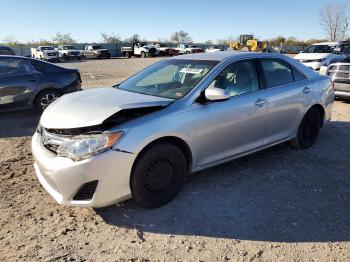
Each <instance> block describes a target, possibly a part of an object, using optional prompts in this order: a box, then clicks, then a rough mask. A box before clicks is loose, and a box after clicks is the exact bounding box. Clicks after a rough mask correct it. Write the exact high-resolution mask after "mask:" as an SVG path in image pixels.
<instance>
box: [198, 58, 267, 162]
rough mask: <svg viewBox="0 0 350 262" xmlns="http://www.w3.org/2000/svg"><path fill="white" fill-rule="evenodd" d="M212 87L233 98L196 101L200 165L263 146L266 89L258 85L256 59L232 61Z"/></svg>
mask: <svg viewBox="0 0 350 262" xmlns="http://www.w3.org/2000/svg"><path fill="white" fill-rule="evenodd" d="M209 87H217V88H222V89H225V92H227V93H228V94H230V95H231V98H230V99H228V100H226V101H219V102H206V103H195V104H193V109H194V117H195V126H196V138H195V147H196V152H197V162H198V165H199V166H200V167H201V166H206V165H211V164H214V163H215V162H219V161H224V160H225V159H229V158H231V157H234V156H236V155H240V154H244V153H245V152H249V151H252V150H254V149H257V148H259V147H262V146H263V145H264V134H265V128H266V114H267V97H266V90H260V88H259V80H258V74H257V70H256V63H255V61H254V60H243V61H238V62H234V63H232V64H230V65H229V66H228V67H226V68H225V69H224V70H223V71H222V72H221V73H219V75H218V76H217V77H216V78H215V79H214V80H213V82H212V83H211V84H210V85H209Z"/></svg>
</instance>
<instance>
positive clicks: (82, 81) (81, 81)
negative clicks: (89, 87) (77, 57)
mask: <svg viewBox="0 0 350 262" xmlns="http://www.w3.org/2000/svg"><path fill="white" fill-rule="evenodd" d="M78 77H79V81H80V83H82V82H83V81H81V77H80V73H79V72H78Z"/></svg>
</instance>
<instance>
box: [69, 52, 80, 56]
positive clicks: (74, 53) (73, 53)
mask: <svg viewBox="0 0 350 262" xmlns="http://www.w3.org/2000/svg"><path fill="white" fill-rule="evenodd" d="M69 55H71V56H77V55H79V53H78V52H70V53H69Z"/></svg>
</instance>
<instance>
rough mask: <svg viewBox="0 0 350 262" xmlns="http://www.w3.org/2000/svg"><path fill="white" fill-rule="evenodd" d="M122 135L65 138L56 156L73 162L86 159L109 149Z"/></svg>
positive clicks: (118, 133)
mask: <svg viewBox="0 0 350 262" xmlns="http://www.w3.org/2000/svg"><path fill="white" fill-rule="evenodd" d="M122 134H123V133H122V132H117V133H111V134H97V135H87V136H76V137H72V138H67V139H64V140H63V141H62V143H61V144H60V145H59V147H58V148H57V155H59V156H63V157H69V158H71V159H73V160H75V161H78V160H82V159H86V158H89V157H92V156H94V155H97V154H98V153H101V152H103V151H106V150H107V149H109V148H110V147H111V146H112V145H113V144H114V143H115V142H117V141H118V140H119V139H120V138H121V136H122Z"/></svg>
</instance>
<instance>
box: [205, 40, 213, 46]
mask: <svg viewBox="0 0 350 262" xmlns="http://www.w3.org/2000/svg"><path fill="white" fill-rule="evenodd" d="M204 44H205V45H213V41H212V40H206V41H205V42H204Z"/></svg>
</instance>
